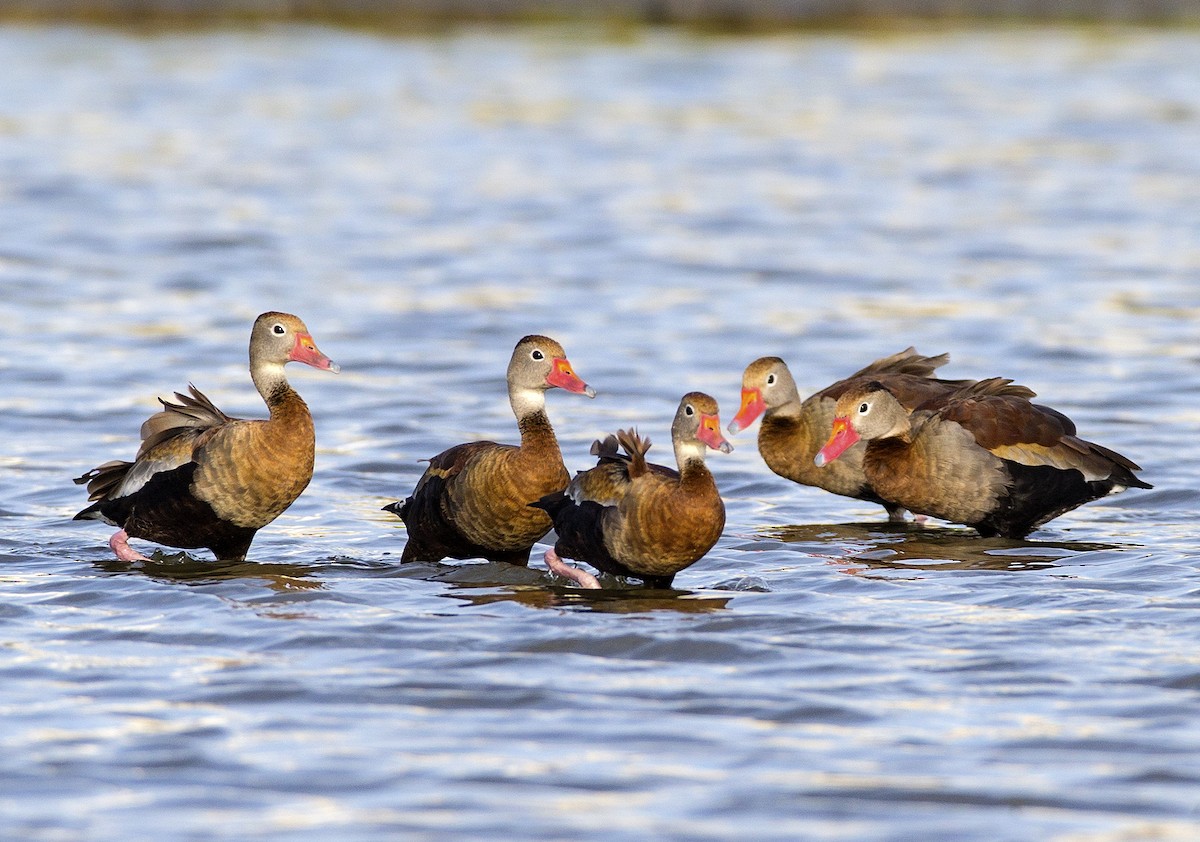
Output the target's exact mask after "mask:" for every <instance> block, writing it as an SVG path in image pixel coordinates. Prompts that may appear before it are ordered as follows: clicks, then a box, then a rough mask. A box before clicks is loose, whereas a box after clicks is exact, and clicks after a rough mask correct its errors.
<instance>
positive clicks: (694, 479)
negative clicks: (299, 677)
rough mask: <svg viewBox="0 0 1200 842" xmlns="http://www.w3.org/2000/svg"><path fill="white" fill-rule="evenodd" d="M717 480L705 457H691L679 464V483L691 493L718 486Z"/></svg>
mask: <svg viewBox="0 0 1200 842" xmlns="http://www.w3.org/2000/svg"><path fill="white" fill-rule="evenodd" d="M716 484H717V483H716V480H714V479H713V475H712V471H710V470H709V469H708V465H707V464H705V462H704V460H703V459H697V458H694V457H693V458H689V459H685V460H683V462H681V463H680V465H679V485H680V487H681V488H683V489H684V491H686V492H687V493H689V494H695V493H698V492H701V491H706V490H708V489H709V488H713V489H715V488H716Z"/></svg>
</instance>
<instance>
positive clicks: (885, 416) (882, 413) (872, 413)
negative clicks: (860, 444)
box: [837, 389, 908, 440]
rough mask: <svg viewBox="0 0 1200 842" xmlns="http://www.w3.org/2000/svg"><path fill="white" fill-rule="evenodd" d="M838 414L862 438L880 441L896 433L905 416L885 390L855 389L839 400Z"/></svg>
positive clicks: (904, 421)
mask: <svg viewBox="0 0 1200 842" xmlns="http://www.w3.org/2000/svg"><path fill="white" fill-rule="evenodd" d="M837 415H838V416H841V417H845V418H846V419H847V420H848V421H849V422H850V426H851V427H853V428H854V431H855V432H856V433H858V437H859V438H861V439H866V440H870V439H880V438H886V437H888V436H890V435H895V434H896V433H897V432H899V428H900V427H902V426H904V425H906V424H907V421H908V413H907V412H906V411H905V410H904V407H903V406H901V405H900V402H899V401H898V400H896V398H895V397H894V396H893V395H892V394H891V393H890V392H888V391H886V390H884V389H872V390H869V391H859V390H855V391H853V392H849V393H847V394H845V395H842V397H841V398H840V399H839V400H838V403H837Z"/></svg>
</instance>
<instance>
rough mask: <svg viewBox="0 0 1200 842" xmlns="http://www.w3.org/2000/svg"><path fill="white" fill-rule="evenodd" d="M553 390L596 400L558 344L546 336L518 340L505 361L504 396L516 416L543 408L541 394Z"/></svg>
mask: <svg viewBox="0 0 1200 842" xmlns="http://www.w3.org/2000/svg"><path fill="white" fill-rule="evenodd" d="M554 388H559V389H566V390H567V391H568V392H575V393H576V394H580V395H587V396H588V397H589V398H594V397H596V390H595V389H593V388H592V387H591V386H589V385H588V384H587V383H584V382H583V381H582V380H581V379H579V376H578V375H576V374H575V371H574V369H572V368H571V363H570V361H568V360H567V353H566V351H564V350H563V347H562V345H560V344H558V343H557V342H555V341H554V340H553V339H551V338H550V337H548V336H537V335H531V336H526V337H524V338H522V339H521V341H520V342H518V343H517V346H516V347H515V348H513V353H512V359H510V360H509V361H508V394H509V400H510V401H511V402H512V405H513V410H514V411H515V412H516V413H517V417H521V416H523V415H524V414H526V413H527V412H529V411H531V410H536V409H541V408H542V407H543V406H545V392H546V390H547V389H554Z"/></svg>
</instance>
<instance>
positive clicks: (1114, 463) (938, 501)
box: [814, 378, 1153, 539]
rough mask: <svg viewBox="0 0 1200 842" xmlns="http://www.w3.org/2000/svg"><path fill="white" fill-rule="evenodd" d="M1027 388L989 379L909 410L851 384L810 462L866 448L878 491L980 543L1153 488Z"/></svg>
mask: <svg viewBox="0 0 1200 842" xmlns="http://www.w3.org/2000/svg"><path fill="white" fill-rule="evenodd" d="M1028 391H1029V390H1028V389H1025V388H1023V387H1020V386H1017V385H1016V384H1013V383H1012V381H1010V380H1007V379H1005V378H988V379H985V380H980V381H978V382H977V383H973V384H970V385H967V386H964V387H962V388H960V389H958V390H956V391H954V392H952V393H949V394H946V395H941V396H939V397H936V398H934V399H932V400H930V401H929V402H927V403H926V404H924V405H922V406H919V407H917V408H916V409H915V410H914V411H912V412H911V413H910V412H909V411H908V410H907V409H906V408H905V407H904V405H903V404H902V403H901V401H900V400H899V398H898V397H897V396H896V394H895V393H894V392H893V391H892V390H891V388H890V387H889V386H888V384H886V383H883V382H880V381H869V382H865V383H859V384H856V385H854V386H852V387H851V388H849V389H847V390H846V391H845V393H843V394H842V395H841V397H839V398H838V401H837V405H836V408H835V413H834V420H833V423H832V426H831V432H830V435H829V438H828V440H827V441H826V443H825V444H824V445H823V446H822V447H821V449H820V450H819V451H818V452H817V455H816V457H814V464H816V465H818V466H823V465H827V464H829V463H831V462H834V461H835V460H837V459H840V458H841V456H842V454H844V453H846V452H848V450H849V449H850V448H851V447H853V446H854V445H855V443H857V442H859V441H863V442H866V443H867V446H866V450H865V453H864V454H863V470H864V472H865V474H866V477H867V480H868V481H869V482H870V484H871V487H872V488H873V489H874V490H875V492H876V493H877V494H879V495H880V496H881V497H883V498H884V499H887V500H890V501H892V503H893V504H895V505H899V506H903V507H905V508H907V509H909V510H911V511H913V512H919V513H922V514H925V515H929V516H931V517H936V518H940V519H942V520H947V521H950V522H952V523H960V524H964V525H966V526H970V527H972V528H973V529H975V531H976V532H978V533H979V534H980V535H982V536H984V537H997V536H998V537H1002V538H1016V539H1020V538H1024V537H1025V536H1026V535H1028V534H1029V533H1030V532H1032V531H1033V530H1034V529H1036V528H1038V527H1039V526H1041V525H1043V524H1045V523H1047V522H1048V521H1050V520H1053V519H1054V518H1056V517H1058V516H1059V515H1062V514H1064V513H1066V512H1069V511H1071V510H1072V509H1074V508H1077V507H1078V506H1081V505H1083V504H1084V503H1088V502H1091V501H1092V500H1098V499H1100V498H1101V497H1105V496H1107V495H1109V494H1113V493H1116V492H1119V491H1123V490H1125V489H1126V488H1152V487H1153V486H1152V485H1150V484H1149V483H1147V482H1145V481H1143V480H1142V479H1140V478H1139V477H1137V476H1136V474H1135V472H1137V471H1140V470H1141V468H1140V467H1139V466H1138V465H1137V464H1135V463H1134V462H1132V461H1130V460H1129V459H1128V458H1126V457H1125V456H1122V455H1121V454H1120V453H1117V452H1115V451H1113V450H1110V449H1108V448H1106V447H1102V446H1101V445H1098V444H1095V443H1094V442H1090V441H1086V440H1085V439H1082V438H1079V436H1078V435H1077V431H1076V428H1075V423H1074V422H1073V421H1071V419H1070V418H1068V417H1067V416H1066V415H1064V414H1063V413H1061V412H1059V411H1058V410H1056V409H1053V408H1051V407H1048V406H1043V405H1040V404H1035V403H1033V402H1032V401H1031V400H1030V399H1029V397H1028V396H1027V394H1026V393H1027V392H1028ZM822 469H823V468H822Z"/></svg>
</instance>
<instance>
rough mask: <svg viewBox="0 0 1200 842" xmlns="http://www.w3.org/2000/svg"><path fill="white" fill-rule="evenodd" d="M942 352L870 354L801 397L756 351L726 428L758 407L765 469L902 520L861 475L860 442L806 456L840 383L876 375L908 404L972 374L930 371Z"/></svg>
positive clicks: (824, 427) (824, 428) (775, 362)
mask: <svg viewBox="0 0 1200 842" xmlns="http://www.w3.org/2000/svg"><path fill="white" fill-rule="evenodd" d="M948 359H949V356H948V355H947V354H940V355H938V356H936V357H926V356H922V355H921V354H918V353H917V352H916V350H915V349H913V348H906V349H905V350H903V351H901V352H900V353H898V354H892V355H891V356H890V357H883V358H882V359H878V360H876V361H875V362H873V363H871V364H870V365H868V366H866V367H865V368H863V369H861V370H860V371H857V372H855V373H854V374H852V375H850V376H849V377H847V378H846V379H845V380H839V381H838V382H837V383H834V384H833V385H832V386H828V387H826V388H825V389H822V390H821V391H819V392H817V393H816V394H813V395H811V396H809V397H808V398H807V399H805V400H804V401H801V400H800V393H799V390H798V389H797V388H796V381H795V380H794V379H793V377H792V373H791V372H790V371H789V370H788V367H787V364H786V363H784V361H783V360H781V359H779V357H762V358H760V359H757V360H755V361H754V362H752V363H750V365H748V366H746V371H745V373H744V374H743V375H742V403H741V408H740V409H739V410H738V413H737V415H735V416H734V418H733V420H732V421H731V422H730V423H729V432H731V433H737V432H738V431H740V430H744V429H745V428H746V427H748V426H750V425H751V424H752V423H754V420H755V419H756V418H758V416H759V415H762V416H763V419H762V424H761V425H760V426H759V430H758V451H759V453H761V454H762V457H763V461H765V462H766V463H767V467H769V468H770V469H771V470H772V471H774V472H775V473H777V474H779V476H781V477H784V478H785V479H790V480H791V481H792V482H797V483H800V484H801V485H811V486H815V487H816V488H822V489H824V490H826V491H829V492H832V493H833V494H839V495H841V496H843V497H853V498H856V499H859V500H869V501H871V502H874V503H881V504H882V505H883V507H884V508H885V509H886V510H887V513H888V517H889V519H891V520H903V519H904V509H903V508H901V507H899V506H896V505H894V504H893V503H890V502H888V501H887V500H884V499H883V498H881V497H880V496H879V495H878V494H876V493H875V491H874V490H873V489H872V488H871V485H870V483H868V482H867V479H866V476H865V475H864V474H863V467H862V459H863V451H864V450H865V447H863V446H859V447H855V448H852V449H851V450H850V451H849V452H847V453H846V454H845V455H844V456H843V457H842V458H840V459H839V460H838V461H837V462H836V463H834V464H833V465H829V466H827V467H825V468H823V469H818V468H817V467H816V465H814V464H813V457H814V456H816V455H817V450H818V449H820V447H821V445H822V444H823V443H824V442H825V439H826V438H827V437H828V436H829V427H830V425H831V424H832V423H833V415H834V405H835V404H836V403H837V399H838V398H839V397H840V396H841V395H842V393H843V392H845V391H846V390H847V389H849V388H851V387H852V386H853V385H854V384H857V383H863V382H865V381H867V380H877V381H879V382H881V383H884V384H885V385H886V386H887V387H888V388H889V389H890V390H892V393H893V394H894V395H895V396H896V397H897V398H898V399H899V401H900V402H901V404H903V405H904V406H905V407H907V408H908V409H912V408H913V407H915V406H917V405H918V404H921V403H924V402H925V401H927V400H929V399H931V398H934V397H936V396H938V395H941V394H946V393H948V392H951V391H953V390H955V389H957V388H959V387H961V386H963V385H965V384H967V383H970V382H971V381H969V380H939V379H937V378H935V377H934V371H935V370H936V369H937V368H938V367H939V366H942V365H945V364H946V361H947V360H948ZM1030 396H1032V392H1031V393H1030Z"/></svg>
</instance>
